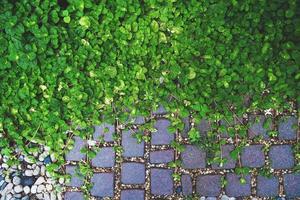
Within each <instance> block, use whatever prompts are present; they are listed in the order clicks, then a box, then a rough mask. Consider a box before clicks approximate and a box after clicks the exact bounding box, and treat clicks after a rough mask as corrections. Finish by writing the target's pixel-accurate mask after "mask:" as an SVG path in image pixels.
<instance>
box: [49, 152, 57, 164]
mask: <svg viewBox="0 0 300 200" xmlns="http://www.w3.org/2000/svg"><path fill="white" fill-rule="evenodd" d="M50 158H51V161H52V162H56V161H57V159H56V158H55V155H54V154H53V153H52V154H50Z"/></svg>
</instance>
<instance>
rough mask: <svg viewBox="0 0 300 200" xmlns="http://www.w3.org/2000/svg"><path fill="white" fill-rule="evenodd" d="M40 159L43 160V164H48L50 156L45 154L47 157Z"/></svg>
mask: <svg viewBox="0 0 300 200" xmlns="http://www.w3.org/2000/svg"><path fill="white" fill-rule="evenodd" d="M42 161H44V164H45V165H47V164H50V163H51V157H50V156H47V157H45V158H43V160H42Z"/></svg>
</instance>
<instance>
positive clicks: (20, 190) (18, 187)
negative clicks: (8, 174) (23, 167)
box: [14, 185, 23, 193]
mask: <svg viewBox="0 0 300 200" xmlns="http://www.w3.org/2000/svg"><path fill="white" fill-rule="evenodd" d="M14 191H15V193H21V192H22V191H23V187H22V186H21V185H17V186H15V187H14Z"/></svg>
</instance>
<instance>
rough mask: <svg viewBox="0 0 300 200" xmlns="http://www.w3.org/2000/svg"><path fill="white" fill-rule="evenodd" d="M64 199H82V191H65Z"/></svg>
mask: <svg viewBox="0 0 300 200" xmlns="http://www.w3.org/2000/svg"><path fill="white" fill-rule="evenodd" d="M64 200H84V196H83V193H82V192H66V193H65V195H64Z"/></svg>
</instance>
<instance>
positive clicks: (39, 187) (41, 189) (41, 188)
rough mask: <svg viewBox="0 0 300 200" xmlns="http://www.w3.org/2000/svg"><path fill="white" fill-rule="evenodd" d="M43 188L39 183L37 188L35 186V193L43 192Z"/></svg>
mask: <svg viewBox="0 0 300 200" xmlns="http://www.w3.org/2000/svg"><path fill="white" fill-rule="evenodd" d="M45 189H46V188H45V186H44V185H39V186H38V188H37V193H43V192H44V190H45Z"/></svg>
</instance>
